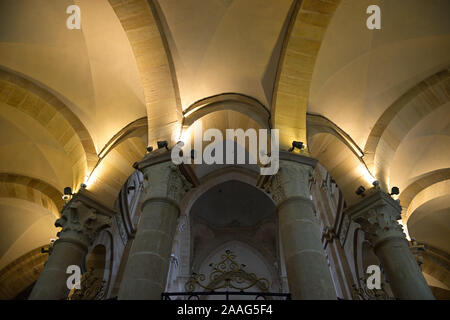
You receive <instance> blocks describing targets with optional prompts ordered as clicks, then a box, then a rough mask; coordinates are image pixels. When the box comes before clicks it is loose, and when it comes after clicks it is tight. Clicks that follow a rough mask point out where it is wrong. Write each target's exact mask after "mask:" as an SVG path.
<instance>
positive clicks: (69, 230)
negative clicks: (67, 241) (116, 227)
mask: <svg viewBox="0 0 450 320" xmlns="http://www.w3.org/2000/svg"><path fill="white" fill-rule="evenodd" d="M55 226H56V227H61V228H62V230H61V231H60V232H58V234H57V235H58V237H60V238H76V239H77V240H79V241H82V242H84V243H86V245H89V244H91V243H92V242H93V240H94V239H95V236H96V235H97V234H98V232H99V231H101V230H103V229H105V228H107V227H110V226H111V218H110V217H108V216H105V215H102V214H98V213H97V211H96V210H95V209H93V208H88V207H86V206H84V205H83V204H81V203H80V202H74V203H69V204H68V205H67V206H66V207H65V208H64V210H63V212H62V214H61V218H59V219H58V220H56V222H55Z"/></svg>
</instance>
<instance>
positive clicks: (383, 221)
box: [355, 206, 405, 244]
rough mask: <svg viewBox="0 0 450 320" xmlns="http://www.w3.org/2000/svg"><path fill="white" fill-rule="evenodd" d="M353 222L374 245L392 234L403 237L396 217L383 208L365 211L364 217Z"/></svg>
mask: <svg viewBox="0 0 450 320" xmlns="http://www.w3.org/2000/svg"><path fill="white" fill-rule="evenodd" d="M355 221H356V222H357V223H359V224H360V225H361V227H362V229H363V230H364V232H365V234H366V236H367V237H368V239H369V241H371V242H372V243H374V244H375V243H376V242H378V241H379V240H381V239H384V238H386V237H388V236H390V235H392V234H395V235H397V236H398V237H405V234H404V233H403V228H402V226H401V225H400V224H399V223H398V222H397V219H396V217H394V216H392V214H390V213H389V212H386V210H385V206H380V207H376V208H372V209H370V210H367V212H366V214H365V216H364V217H360V218H358V219H356V220H355Z"/></svg>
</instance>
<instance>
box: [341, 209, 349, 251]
mask: <svg viewBox="0 0 450 320" xmlns="http://www.w3.org/2000/svg"><path fill="white" fill-rule="evenodd" d="M343 215H344V217H343V218H342V224H341V228H340V231H339V241H340V243H341V246H342V247H343V246H344V244H345V240H346V239H347V233H348V229H349V228H350V218H349V217H348V215H346V214H345V213H344V214H343Z"/></svg>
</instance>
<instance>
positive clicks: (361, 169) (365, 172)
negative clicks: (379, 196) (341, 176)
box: [358, 164, 376, 185]
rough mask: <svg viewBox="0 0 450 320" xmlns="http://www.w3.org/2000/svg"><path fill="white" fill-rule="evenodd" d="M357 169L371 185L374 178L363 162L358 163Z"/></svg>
mask: <svg viewBox="0 0 450 320" xmlns="http://www.w3.org/2000/svg"><path fill="white" fill-rule="evenodd" d="M358 171H359V172H360V174H361V176H362V177H363V178H364V180H366V181H367V183H368V184H370V185H372V183H373V182H374V181H375V180H376V179H375V178H374V177H373V176H372V174H371V173H370V172H369V170H368V169H367V168H366V167H365V166H364V165H363V164H360V165H359V167H358Z"/></svg>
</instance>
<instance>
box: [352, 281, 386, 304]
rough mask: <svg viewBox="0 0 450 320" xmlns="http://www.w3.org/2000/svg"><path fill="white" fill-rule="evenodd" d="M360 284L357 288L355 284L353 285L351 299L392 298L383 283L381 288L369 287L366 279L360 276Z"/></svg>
mask: <svg viewBox="0 0 450 320" xmlns="http://www.w3.org/2000/svg"><path fill="white" fill-rule="evenodd" d="M359 280H360V284H361V285H360V286H359V288H357V286H356V285H355V284H353V285H352V287H353V292H352V293H353V299H355V300H393V298H391V297H390V296H389V295H388V294H387V293H386V290H385V286H384V283H381V289H369V288H367V285H366V283H367V279H365V278H364V277H363V278H360V279H359Z"/></svg>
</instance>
